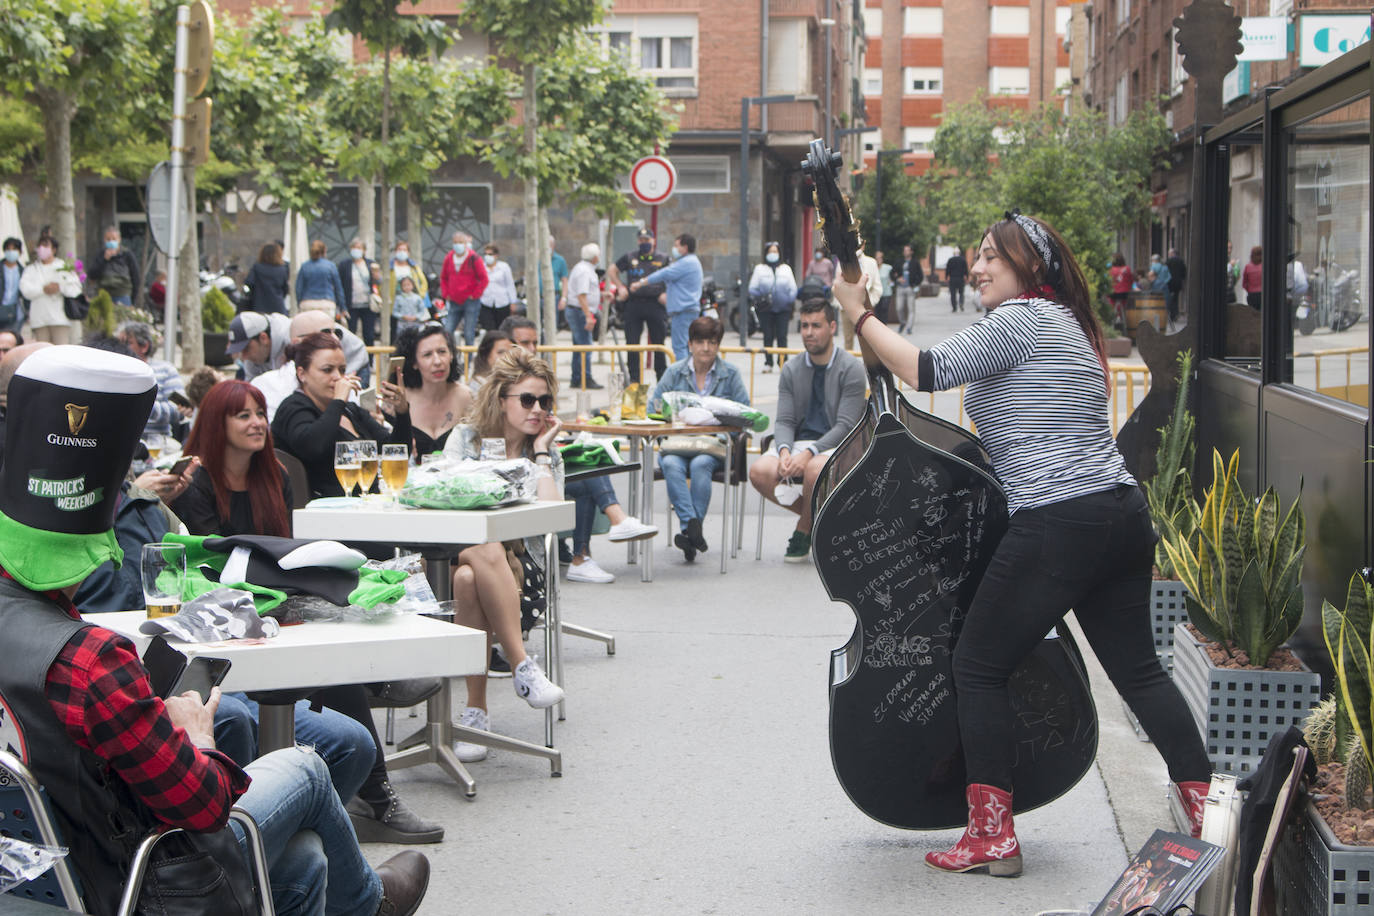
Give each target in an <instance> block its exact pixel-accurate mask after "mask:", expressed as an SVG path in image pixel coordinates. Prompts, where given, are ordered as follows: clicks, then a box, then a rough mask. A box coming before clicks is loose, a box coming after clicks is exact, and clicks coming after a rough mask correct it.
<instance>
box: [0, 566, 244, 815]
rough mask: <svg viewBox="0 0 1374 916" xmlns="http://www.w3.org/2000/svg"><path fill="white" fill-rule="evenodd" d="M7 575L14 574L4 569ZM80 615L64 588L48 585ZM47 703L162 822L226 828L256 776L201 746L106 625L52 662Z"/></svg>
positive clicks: (79, 637) (80, 636)
mask: <svg viewBox="0 0 1374 916" xmlns="http://www.w3.org/2000/svg"><path fill="white" fill-rule="evenodd" d="M0 576H4V577H5V578H6V579H13V577H12V576H11V575H10V574H9V573H8V572H7V571H5V569H3V568H0ZM43 595H45V596H46V597H47V598H49V599H51V600H52V601H54V602H56V603H57V605H58V606H59V607H60V608H62V610H63V611H65V612H66V613H67V614H69V615H70V616H71V617H72V618H73V619H75V620H79V619H81V615H80V614H79V613H78V612H77V609H76V606H75V605H73V604H72V602H71V600H70V599H69V598H68V597H67V596H66V594H64V593H63V592H61V591H50V592H43ZM45 689H46V694H47V697H48V702H49V703H50V704H52V708H53V712H54V713H56V714H57V718H58V721H60V722H61V723H62V725H63V726H64V727H65V728H66V730H67V735H68V737H70V738H71V740H72V741H74V742H75V743H76V744H77V745H78V746H79V747H82V748H85V749H86V750H89V751H91V752H92V753H93V754H95V755H96V756H97V757H99V758H100V759H101V760H104V761H105V762H106V763H107V764H109V766H110V769H111V770H112V771H113V773H114V775H115V776H117V777H118V778H119V779H121V780H122V781H123V782H124V783H125V784H126V785H128V787H129V788H130V790H131V791H132V792H133V794H134V796H135V797H137V798H138V799H139V800H140V801H141V802H143V804H145V805H147V806H148V808H149V809H151V811H152V812H153V814H154V816H156V817H157V819H158V820H160V821H162V822H163V823H167V824H172V825H173V826H176V827H185V828H186V829H187V830H195V831H208V830H218V829H219V828H221V827H223V826H224V824H225V822H226V821H227V820H228V818H229V809H230V808H231V807H233V805H234V802H235V801H236V800H237V799H238V797H239V796H240V795H242V794H243V793H244V790H246V789H247V788H248V783H249V781H250V780H249V777H248V774H247V773H245V772H243V770H242V769H240V768H239V767H238V765H237V764H235V763H234V762H233V761H232V760H230V759H229V758H228V757H226V756H224V755H223V754H221V753H219V752H218V751H212V750H205V749H203V748H198V747H196V746H195V745H194V744H193V743H191V740H190V739H189V738H188V737H187V736H186V732H185V731H184V730H183V729H180V728H177V727H176V726H174V725H173V724H172V720H171V719H170V718H168V716H167V711H166V707H165V706H163V703H162V700H161V699H160V698H158V697H156V696H153V691H152V686H151V685H150V684H149V683H148V673H147V671H145V670H144V668H143V665H142V663H141V662H140V661H139V658H138V653H137V652H136V651H134V647H133V644H132V643H131V642H129V640H127V639H125V638H124V637H122V636H118V635H116V634H115V633H112V632H111V631H109V630H106V629H104V628H103V627H98V626H91V627H86V628H84V629H82V630H81V631H79V632H78V633H77V634H76V635H75V636H73V637H72V638H71V639H70V640H69V641H68V642H67V644H66V645H65V646H63V647H62V651H61V652H60V653H58V656H57V658H56V659H54V660H53V663H52V666H51V667H50V668H48V678H47V683H46V685H45Z"/></svg>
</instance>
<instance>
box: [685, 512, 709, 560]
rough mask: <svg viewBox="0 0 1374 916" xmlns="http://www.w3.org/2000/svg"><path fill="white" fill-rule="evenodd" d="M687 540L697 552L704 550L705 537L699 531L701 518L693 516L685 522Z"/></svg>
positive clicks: (703, 551)
mask: <svg viewBox="0 0 1374 916" xmlns="http://www.w3.org/2000/svg"><path fill="white" fill-rule="evenodd" d="M687 540H689V541H691V542H692V546H693V547H695V548H696V549H697V551H698V552H700V553H705V552H706V537H705V536H704V535H703V534H702V533H701V519H699V518H694V519H691V520H689V521H688V522H687Z"/></svg>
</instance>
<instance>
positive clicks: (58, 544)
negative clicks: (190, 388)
mask: <svg viewBox="0 0 1374 916" xmlns="http://www.w3.org/2000/svg"><path fill="white" fill-rule="evenodd" d="M156 397H157V381H156V379H155V378H154V376H153V371H152V369H150V368H149V367H148V365H147V363H144V362H142V361H141V360H137V359H134V358H132V357H128V356H121V355H120V354H118V353H108V352H106V351H104V350H93V349H91V348H89V347H71V346H59V347H45V348H43V349H42V350H39V351H37V352H35V353H33V354H32V355H31V356H29V357H28V358H27V359H25V360H24V362H23V363H21V364H20V366H19V369H18V371H17V372H15V374H14V378H13V379H11V380H10V387H9V411H8V413H7V416H6V425H7V426H8V430H7V432H6V436H5V463H4V465H0V565H3V566H4V567H5V569H6V570H7V571H8V572H9V573H10V575H12V576H13V577H14V578H15V579H16V580H17V581H19V582H20V583H22V584H23V585H25V586H26V587H28V588H31V589H35V590H38V591H44V590H47V589H54V588H65V587H67V586H69V585H74V584H76V583H77V582H80V581H81V580H82V579H84V578H86V577H87V576H88V575H90V574H91V573H92V572H93V571H94V570H95V568H96V567H97V566H99V565H100V564H101V563H104V562H105V561H106V560H113V561H114V562H115V563H116V565H117V564H119V563H120V562H122V560H123V558H124V552H123V551H122V550H121V549H120V547H119V543H118V541H116V540H115V536H114V532H113V531H112V530H111V527H112V525H113V524H114V513H115V507H116V504H117V502H118V499H119V494H120V485H121V484H122V483H123V481H124V476H125V475H126V474H127V473H128V472H129V463H130V462H131V461H132V460H133V454H134V448H135V447H136V446H137V444H138V440H139V436H140V435H142V433H143V426H144V424H145V423H147V421H148V413H149V411H150V410H151V409H152V406H153V401H154V400H155V399H156Z"/></svg>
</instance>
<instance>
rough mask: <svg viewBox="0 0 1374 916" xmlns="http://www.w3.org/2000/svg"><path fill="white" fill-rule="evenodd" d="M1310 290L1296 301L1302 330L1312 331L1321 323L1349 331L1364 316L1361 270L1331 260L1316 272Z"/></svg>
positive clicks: (1296, 315)
mask: <svg viewBox="0 0 1374 916" xmlns="http://www.w3.org/2000/svg"><path fill="white" fill-rule="evenodd" d="M1332 278H1334V279H1332ZM1310 293H1311V295H1310V296H1309V295H1303V296H1301V297H1300V298H1299V300H1298V301H1296V302H1294V308H1293V323H1294V325H1295V326H1296V327H1297V329H1298V332H1299V333H1300V334H1303V335H1307V334H1311V333H1312V332H1313V331H1315V330H1316V329H1317V328H1318V327H1330V328H1331V330H1332V331H1338V332H1339V331H1348V330H1350V328H1352V327H1354V326H1355V324H1356V322H1358V321H1359V320H1360V319H1361V318H1363V317H1364V305H1363V303H1362V302H1361V300H1360V272H1359V271H1358V270H1355V269H1353V268H1352V269H1349V270H1345V269H1342V268H1341V267H1340V266H1339V265H1337V264H1331V265H1330V266H1329V267H1328V268H1327V269H1326V270H1323V271H1320V272H1317V273H1315V274H1314V275H1313V277H1312V285H1311V290H1310Z"/></svg>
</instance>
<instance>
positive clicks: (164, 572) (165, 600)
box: [142, 544, 186, 618]
mask: <svg viewBox="0 0 1374 916" xmlns="http://www.w3.org/2000/svg"><path fill="white" fill-rule="evenodd" d="M142 577H143V604H144V606H145V607H146V608H147V609H148V616H149V617H150V618H151V617H171V616H172V615H173V614H175V613H176V612H177V611H180V610H181V595H182V592H183V590H184V589H185V587H186V548H185V547H183V546H182V545H181V544H144V545H143V564H142Z"/></svg>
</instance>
